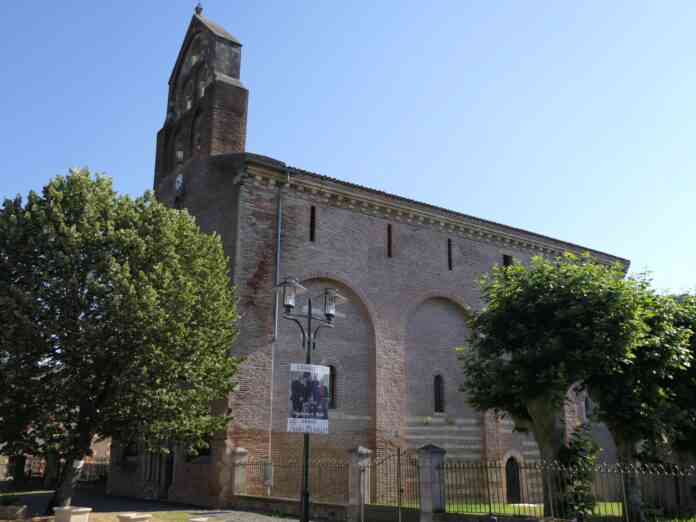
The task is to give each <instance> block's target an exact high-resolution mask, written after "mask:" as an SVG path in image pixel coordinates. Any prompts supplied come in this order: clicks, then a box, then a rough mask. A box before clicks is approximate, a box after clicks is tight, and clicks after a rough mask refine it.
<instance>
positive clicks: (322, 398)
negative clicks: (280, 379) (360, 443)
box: [288, 364, 330, 433]
mask: <svg viewBox="0 0 696 522" xmlns="http://www.w3.org/2000/svg"><path fill="white" fill-rule="evenodd" d="M329 375H330V373H329V367H328V366H319V365H317V364H290V393H289V398H288V399H289V408H288V411H289V414H288V432H289V433H329V386H330V385H329Z"/></svg>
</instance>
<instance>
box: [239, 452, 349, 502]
mask: <svg viewBox="0 0 696 522" xmlns="http://www.w3.org/2000/svg"><path fill="white" fill-rule="evenodd" d="M349 471H350V463H349V462H345V461H340V460H317V461H314V462H311V463H310V466H309V491H310V497H311V498H312V502H326V503H331V504H347V503H348V500H349V499H348V494H349V480H350V477H349ZM235 473H236V474H237V476H236V477H235V480H236V482H237V490H236V491H235V493H236V494H239V495H252V496H260V497H274V498H284V499H293V500H296V499H298V498H300V492H301V489H302V462H287V463H280V464H278V463H271V462H262V461H258V462H248V463H245V464H238V465H237V469H236V470H235Z"/></svg>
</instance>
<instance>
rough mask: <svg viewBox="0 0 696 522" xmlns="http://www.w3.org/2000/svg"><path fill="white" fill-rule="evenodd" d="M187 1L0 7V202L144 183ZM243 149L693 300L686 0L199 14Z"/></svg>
mask: <svg viewBox="0 0 696 522" xmlns="http://www.w3.org/2000/svg"><path fill="white" fill-rule="evenodd" d="M193 7H194V2H193V1H181V0H166V1H165V0H160V1H154V0H152V1H147V2H120V1H119V2H94V1H65V0H64V1H61V2H47V1H29V0H22V1H20V2H6V3H3V5H2V22H1V25H2V36H3V37H2V39H0V51H1V56H2V62H3V63H2V68H1V69H0V70H1V71H2V81H1V82H0V115H2V120H1V123H0V152H1V153H2V158H3V160H2V165H3V168H2V171H1V172H2V173H1V176H2V184H1V185H0V197H4V196H14V195H15V194H17V193H20V194H26V193H27V192H28V191H29V190H30V189H40V188H41V187H42V186H43V184H44V183H45V182H46V181H47V180H48V179H49V178H50V177H52V176H54V175H57V174H64V173H66V171H67V169H68V168H69V167H72V166H88V167H90V168H91V169H92V170H96V171H101V172H105V173H107V174H109V175H110V176H112V177H113V178H114V180H115V185H116V187H117V189H118V190H119V191H122V192H127V193H130V194H134V195H136V194H140V193H142V192H143V191H144V190H146V189H149V188H150V187H151V186H152V177H153V168H154V153H155V133H156V132H157V130H158V129H159V128H160V126H161V125H162V123H163V121H164V115H165V106H166V95H167V79H168V77H169V73H170V72H171V68H172V66H173V64H174V59H175V58H176V54H177V52H178V50H179V45H180V43H181V41H182V39H183V36H184V33H185V31H186V28H187V26H188V23H189V20H190V17H191V15H192V13H193ZM204 8H205V12H204V14H205V15H206V16H207V17H209V18H211V19H212V20H214V21H216V22H218V23H219V24H221V25H222V26H223V27H225V28H226V29H228V30H229V32H231V33H232V34H234V35H235V36H236V37H237V38H239V39H240V40H241V41H242V43H243V44H244V48H243V63H242V81H243V82H244V83H245V84H246V86H247V87H248V88H249V90H250V106H249V127H248V131H249V134H248V140H247V149H248V150H249V151H251V152H256V153H259V154H265V155H269V156H272V157H275V158H277V159H280V160H283V161H286V162H287V163H289V164H291V165H294V166H297V167H301V168H304V169H307V170H312V171H316V172H320V173H322V174H326V175H330V176H334V177H338V178H341V179H344V180H348V181H352V182H355V183H360V184H364V185H367V186H370V187H374V188H378V189H382V190H386V191H389V192H392V193H396V194H400V195H403V196H407V197H410V198H414V199H418V200H421V201H425V202H428V203H432V204H435V205H440V206H443V207H448V208H451V209H454V210H458V211H461V212H465V213H468V214H473V215H475V216H479V217H482V218H486V219H491V220H494V221H498V222H502V223H507V224H510V225H514V226H518V227H522V228H526V229H529V230H533V231H535V232H539V233H542V234H547V235H550V236H553V237H558V238H560V239H565V240H568V241H572V242H575V243H579V244H582V245H585V246H588V247H592V248H596V249H599V250H604V251H607V252H610V253H613V254H616V255H620V256H623V257H627V258H629V259H631V261H632V269H633V271H642V270H645V269H649V270H651V271H652V272H653V274H654V281H655V285H656V286H657V287H658V288H660V289H668V290H672V291H680V290H688V289H694V288H695V287H696V269H695V266H696V238H695V237H694V236H695V233H694V208H695V207H696V175H695V170H696V3H694V2H688V1H685V2H638V1H632V2H618V1H616V2H605V1H601V2H600V1H597V2H574V3H573V2H532V1H524V2H521V1H510V2H505V1H496V2H486V1H483V0H481V1H478V2H469V1H464V0H453V1H444V0H438V1H435V2H422V1H410V0H398V1H397V0H394V1H387V0H381V1H379V2H373V1H360V2H358V1H350V2H339V1H326V2H320V1H314V0H312V1H310V0H296V1H287V0H277V1H275V0H274V1H271V0H268V1H267V0H264V1H262V2H255V1H254V2H252V1H250V0H246V1H242V0H234V1H233V0H206V1H205V3H204Z"/></svg>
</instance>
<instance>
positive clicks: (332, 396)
mask: <svg viewBox="0 0 696 522" xmlns="http://www.w3.org/2000/svg"><path fill="white" fill-rule="evenodd" d="M329 409H330V410H335V409H336V367H335V366H329Z"/></svg>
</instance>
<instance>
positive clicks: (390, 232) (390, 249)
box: [387, 225, 392, 257]
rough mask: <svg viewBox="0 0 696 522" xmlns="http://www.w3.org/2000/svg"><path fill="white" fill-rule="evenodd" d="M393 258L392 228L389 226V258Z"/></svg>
mask: <svg viewBox="0 0 696 522" xmlns="http://www.w3.org/2000/svg"><path fill="white" fill-rule="evenodd" d="M391 256H392V226H391V225H387V257H391Z"/></svg>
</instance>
